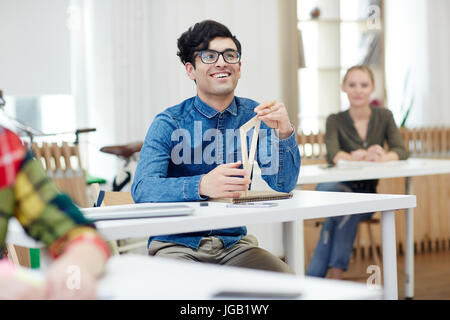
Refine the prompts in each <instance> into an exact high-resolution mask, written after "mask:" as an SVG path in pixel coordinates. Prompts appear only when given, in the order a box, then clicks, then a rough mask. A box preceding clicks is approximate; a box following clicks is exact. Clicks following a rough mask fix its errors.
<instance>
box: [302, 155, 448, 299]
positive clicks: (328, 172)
mask: <svg viewBox="0 0 450 320" xmlns="http://www.w3.org/2000/svg"><path fill="white" fill-rule="evenodd" d="M447 173H450V160H444V159H413V158H411V159H408V160H404V161H396V162H395V163H386V164H382V163H380V164H376V165H374V166H367V167H363V168H335V167H333V168H325V167H324V165H305V166H301V167H300V175H299V179H298V182H297V186H298V187H300V186H301V185H302V184H315V183H322V182H338V181H356V180H370V179H383V178H402V177H405V178H406V193H407V194H412V193H413V190H412V185H411V183H410V178H411V177H416V176H425V175H434V174H447ZM413 213H414V212H413V208H412V207H411V208H408V210H407V211H406V215H405V220H406V241H405V260H406V263H405V273H406V283H405V297H406V298H413V297H414V215H413ZM302 227H303V224H302V225H301V226H300V228H302ZM302 234H303V232H302ZM301 241H303V237H302V239H301ZM303 248H304V247H303V245H301V250H303ZM302 257H303V255H302Z"/></svg>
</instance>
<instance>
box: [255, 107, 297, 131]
mask: <svg viewBox="0 0 450 320" xmlns="http://www.w3.org/2000/svg"><path fill="white" fill-rule="evenodd" d="M254 111H255V112H256V114H257V115H258V119H259V120H261V121H263V122H264V123H265V124H266V125H267V126H268V127H269V128H272V129H278V134H279V138H280V139H281V140H283V139H286V138H288V137H289V136H290V135H291V134H292V131H294V129H293V128H292V126H291V121H290V120H289V115H288V112H287V110H286V107H285V105H284V103H283V102H277V101H268V102H263V103H261V104H260V105H259V106H257V107H256V108H255V110H254Z"/></svg>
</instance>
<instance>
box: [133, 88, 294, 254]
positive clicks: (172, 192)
mask: <svg viewBox="0 0 450 320" xmlns="http://www.w3.org/2000/svg"><path fill="white" fill-rule="evenodd" d="M258 104H259V103H257V102H256V101H253V100H250V99H246V98H239V97H235V98H234V99H233V101H232V103H231V104H230V105H229V106H228V108H227V109H226V110H224V111H222V112H219V111H217V110H216V109H214V108H212V107H211V106H209V105H207V104H206V103H204V102H203V101H201V100H200V98H199V97H198V96H195V97H192V98H189V99H187V100H185V101H183V102H182V103H180V104H178V105H176V106H173V107H171V108H168V109H166V110H165V111H164V112H162V113H160V114H158V115H157V116H156V117H155V119H154V121H153V123H152V124H151V126H150V128H149V130H148V132H147V135H146V137H145V141H144V145H143V146H142V149H141V152H140V159H139V163H138V165H137V168H136V172H135V177H134V181H133V185H132V187H131V194H132V196H133V199H134V201H135V202H136V203H140V202H175V201H198V200H207V199H208V198H207V197H203V196H201V195H200V194H199V183H200V179H201V178H202V177H203V175H205V174H207V173H208V172H210V171H211V170H213V169H214V168H216V167H217V166H218V165H220V164H224V163H230V162H236V161H238V160H242V158H241V143H240V134H239V128H240V127H241V126H242V125H243V124H244V123H246V122H247V121H248V120H250V119H251V118H253V117H254V116H255V115H256V113H255V112H254V111H253V110H254V108H255V107H256V106H257V105H258ZM252 135H253V130H251V131H250V132H248V134H247V145H248V152H249V151H250V150H249V149H250V145H251V144H250V142H251V137H252ZM256 155H257V157H256V158H257V161H258V165H259V167H260V168H261V173H262V178H263V179H264V180H265V181H266V182H267V183H268V185H269V186H270V187H271V188H272V189H274V190H276V191H280V192H289V191H291V190H292V189H294V187H295V185H296V183H297V178H298V174H299V171H300V153H299V150H298V146H297V142H296V139H295V130H294V132H293V133H292V135H291V136H289V137H288V138H286V139H283V140H279V138H278V136H277V134H276V133H275V130H273V129H270V128H269V127H267V126H266V125H265V124H264V123H263V122H261V127H260V133H259V139H258V146H257V154H256ZM246 234H247V229H246V228H245V227H237V228H228V229H220V230H206V231H201V232H191V233H184V234H176V235H167V236H156V237H150V239H149V244H150V242H151V241H152V240H158V241H164V242H174V243H177V244H182V245H185V246H188V247H190V248H193V249H198V247H199V244H200V240H201V238H202V237H204V236H216V237H218V238H220V239H221V240H222V242H223V244H224V247H225V248H228V247H231V246H233V245H234V244H236V243H237V242H239V240H240V239H241V238H242V237H243V236H245V235H246Z"/></svg>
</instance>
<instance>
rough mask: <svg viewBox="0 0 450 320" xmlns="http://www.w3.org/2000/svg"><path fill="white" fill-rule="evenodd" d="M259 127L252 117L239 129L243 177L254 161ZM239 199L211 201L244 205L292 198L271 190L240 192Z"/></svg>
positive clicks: (289, 194) (249, 170)
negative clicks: (249, 142)
mask: <svg viewBox="0 0 450 320" xmlns="http://www.w3.org/2000/svg"><path fill="white" fill-rule="evenodd" d="M260 126H261V120H259V119H258V117H257V116H255V117H253V118H252V119H250V120H249V121H247V122H246V123H244V124H243V125H242V126H241V127H240V128H239V131H240V138H241V154H242V166H243V168H244V170H245V172H246V174H245V177H246V178H249V177H250V176H251V173H252V170H253V163H254V161H255V154H256V146H257V142H258V134H259V128H260ZM252 128H255V130H254V131H253V136H252V142H251V147H250V154H248V152H247V132H248V131H250V130H251V129H252ZM240 194H241V196H240V197H239V198H212V199H210V200H211V201H219V202H228V203H244V202H256V201H270V200H281V199H289V198H292V192H289V193H285V192H277V191H272V190H269V191H267V190H264V191H257V190H246V191H241V192H240Z"/></svg>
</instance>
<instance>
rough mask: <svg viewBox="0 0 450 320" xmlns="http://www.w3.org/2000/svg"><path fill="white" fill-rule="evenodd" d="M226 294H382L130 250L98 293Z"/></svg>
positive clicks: (114, 261) (109, 269)
mask: <svg viewBox="0 0 450 320" xmlns="http://www.w3.org/2000/svg"><path fill="white" fill-rule="evenodd" d="M224 292H231V294H228V295H226V297H230V298H231V299H233V298H236V299H239V298H240V297H239V296H237V295H233V294H232V293H233V292H240V293H246V294H247V295H248V296H246V297H245V299H264V298H266V299H267V298H268V299H314V300H320V299H345V300H352V299H382V298H383V292H382V290H381V289H379V288H378V289H377V288H376V287H367V286H366V285H365V284H360V283H352V282H348V281H333V280H325V279H318V278H309V277H307V278H303V277H298V276H294V275H287V274H281V273H276V272H267V271H259V270H250V269H245V268H236V267H227V266H218V265H212V264H203V263H192V262H185V261H177V260H170V259H164V258H158V257H146V256H142V255H141V256H139V255H131V254H130V255H122V256H116V257H112V258H111V259H110V261H109V262H108V264H107V266H106V272H105V276H104V277H103V279H102V280H101V281H100V283H99V287H98V290H97V295H98V298H99V299H156V300H162V299H167V300H178V299H182V300H185V299H186V300H197V299H201V300H208V299H221V298H226V297H225V296H223V293H224ZM221 293H222V295H221ZM217 312H218V311H217V310H216V313H217ZM223 312H224V310H222V313H220V315H222V314H223ZM216 315H219V313H217V314H216ZM214 318H216V317H214Z"/></svg>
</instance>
